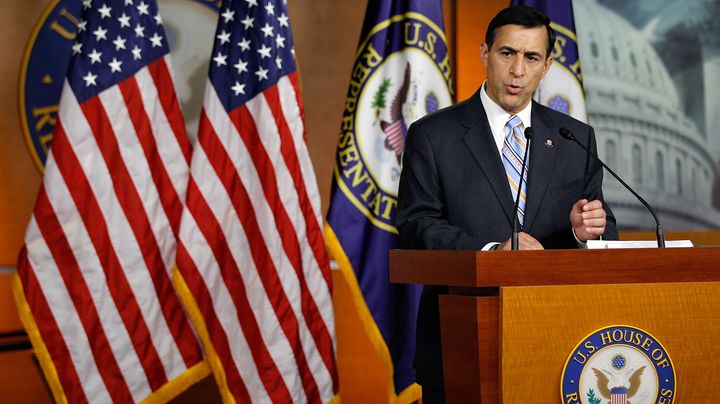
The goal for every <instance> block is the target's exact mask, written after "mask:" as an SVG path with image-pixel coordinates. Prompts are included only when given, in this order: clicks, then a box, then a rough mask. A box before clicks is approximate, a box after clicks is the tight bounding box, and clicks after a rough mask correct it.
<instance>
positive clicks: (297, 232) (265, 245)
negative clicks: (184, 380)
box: [176, 0, 337, 402]
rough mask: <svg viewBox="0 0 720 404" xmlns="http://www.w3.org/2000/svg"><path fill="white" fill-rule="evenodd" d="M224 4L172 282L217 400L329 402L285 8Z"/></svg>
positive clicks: (324, 277) (321, 258) (329, 333)
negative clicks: (188, 314) (215, 385)
mask: <svg viewBox="0 0 720 404" xmlns="http://www.w3.org/2000/svg"><path fill="white" fill-rule="evenodd" d="M223 4H224V5H223V7H222V8H221V10H220V16H219V20H218V27H217V32H216V37H215V45H214V48H213V51H212V59H211V61H210V77H209V81H208V84H207V86H206V90H205V100H204V105H203V110H202V113H201V116H200V128H199V131H198V140H197V145H196V147H195V149H194V151H193V157H192V165H191V170H190V171H191V176H190V182H189V185H188V195H187V208H186V210H185V212H184V214H183V217H182V225H181V229H180V246H179V247H178V270H179V271H178V274H179V275H180V276H179V277H178V278H179V279H178V280H177V281H176V284H178V285H179V286H178V287H179V290H180V294H181V296H182V298H183V300H184V301H185V302H186V306H187V307H189V310H190V312H191V316H192V317H193V320H194V321H195V324H196V325H197V326H198V329H199V334H200V336H201V339H202V342H203V345H204V347H205V350H206V352H207V353H208V357H209V359H210V363H211V366H212V367H213V372H214V373H215V376H216V381H217V382H218V385H219V387H220V389H221V394H222V395H223V397H224V398H225V401H226V402H232V401H239V402H250V401H253V402H269V401H272V402H327V401H329V400H331V399H332V398H333V397H334V395H335V393H336V389H337V382H336V379H337V376H336V370H335V354H334V352H335V337H334V334H335V332H334V317H333V308H332V300H331V295H330V289H331V284H330V269H329V263H328V257H327V253H326V251H325V247H324V241H323V234H322V230H321V223H322V222H321V220H322V219H321V216H320V198H319V194H318V189H317V182H316V179H315V175H314V172H313V167H312V165H311V162H310V157H309V154H308V150H307V146H306V144H305V128H304V124H303V119H302V115H303V111H302V102H301V99H300V93H299V91H298V77H297V72H296V68H295V59H294V50H293V46H292V38H291V32H290V24H289V20H288V15H287V10H286V7H285V4H284V2H281V1H267V2H263V1H257V0H240V1H232V0H231V1H226V2H224V3H223Z"/></svg>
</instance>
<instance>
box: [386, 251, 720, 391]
mask: <svg viewBox="0 0 720 404" xmlns="http://www.w3.org/2000/svg"><path fill="white" fill-rule="evenodd" d="M390 281H391V282H394V283H419V284H425V285H447V286H448V287H449V293H448V294H447V295H441V296H440V322H441V334H442V350H443V369H444V374H445V391H446V399H447V402H449V403H466V402H480V401H481V402H482V403H498V402H504V403H529V402H537V403H556V402H565V400H564V399H563V398H562V397H561V394H560V379H561V374H562V371H563V368H564V366H565V363H566V361H567V360H568V356H569V355H570V354H571V353H572V351H573V348H574V347H575V346H576V345H577V344H578V343H579V342H581V341H582V340H583V338H585V337H586V336H587V335H589V334H590V333H592V332H594V331H596V330H598V329H601V328H603V327H606V326H609V325H629V326H633V327H637V328H640V329H643V330H646V331H647V332H649V333H650V334H652V335H653V336H654V337H655V338H657V339H658V341H659V342H661V343H662V344H663V345H664V347H665V348H666V350H667V352H668V354H669V356H670V358H671V359H672V362H673V366H674V369H675V374H676V379H675V380H676V384H675V390H674V396H673V400H674V402H675V403H705V402H720V391H718V390H717V388H716V386H717V385H719V384H720V372H718V370H717V369H718V366H719V365H720V248H683V249H616V250H549V251H514V252H480V251H477V252H476V251H411V250H393V251H391V252H390ZM668 402H670V401H668Z"/></svg>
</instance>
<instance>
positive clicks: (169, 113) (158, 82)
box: [147, 58, 192, 165]
mask: <svg viewBox="0 0 720 404" xmlns="http://www.w3.org/2000/svg"><path fill="white" fill-rule="evenodd" d="M147 69H148V71H149V72H150V76H151V77H152V78H153V81H154V82H155V88H157V93H158V99H159V101H160V105H162V108H163V111H165V116H166V117H167V120H168V123H169V124H170V127H171V128H172V131H173V133H174V134H175V138H176V139H177V142H178V145H180V150H182V154H183V157H185V162H186V163H187V164H188V165H190V157H191V155H192V145H191V144H190V139H189V138H188V135H187V130H186V129H185V122H184V121H183V117H182V111H181V110H180V103H179V102H178V99H177V94H175V87H174V86H173V82H172V76H171V75H170V69H168V65H167V63H166V62H165V58H160V59H158V60H156V61H155V62H152V63H150V64H149V65H147Z"/></svg>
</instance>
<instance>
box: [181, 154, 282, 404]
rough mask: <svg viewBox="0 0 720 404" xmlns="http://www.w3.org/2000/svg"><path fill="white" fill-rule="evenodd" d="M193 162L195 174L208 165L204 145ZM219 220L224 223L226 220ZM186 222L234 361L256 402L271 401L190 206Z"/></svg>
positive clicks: (184, 237)
mask: <svg viewBox="0 0 720 404" xmlns="http://www.w3.org/2000/svg"><path fill="white" fill-rule="evenodd" d="M199 153H202V155H203V158H202V160H201V159H200V158H199ZM192 165H193V169H192V170H193V172H194V173H197V172H198V171H200V170H199V166H203V165H204V166H207V165H208V163H207V159H206V158H205V156H204V152H202V150H201V148H200V147H197V148H196V149H195V151H194V154H193V159H192ZM202 178H204V177H202ZM206 198H207V197H206ZM216 219H217V218H216ZM218 221H219V222H220V223H222V221H220V220H218ZM182 222H183V225H182V227H181V228H180V240H181V242H182V243H183V245H185V246H186V247H191V248H188V254H189V255H190V257H191V259H192V261H193V263H194V264H195V267H196V268H198V272H199V274H200V276H201V277H202V279H203V283H204V284H205V286H206V287H207V289H208V291H209V293H210V295H211V296H212V300H211V303H212V310H213V311H214V312H215V315H216V317H217V319H218V321H219V322H220V325H221V327H222V329H223V331H224V332H225V335H226V337H227V341H228V343H229V346H228V348H229V350H230V353H231V355H232V359H233V362H234V363H235V365H236V366H237V368H238V372H239V373H240V377H241V378H242V379H243V381H244V383H245V386H246V388H247V391H248V393H249V394H250V397H251V398H252V399H253V401H256V402H270V397H269V396H268V395H267V391H265V386H264V385H263V384H262V380H261V379H260V375H259V374H258V369H257V367H256V366H255V362H254V361H253V359H252V356H251V355H250V351H251V347H250V346H249V345H248V343H247V340H246V339H245V335H244V334H243V331H242V329H241V328H240V327H241V326H240V323H239V322H238V312H237V307H235V303H234V301H233V299H232V297H231V293H230V291H229V290H228V289H227V285H226V284H225V282H224V281H223V278H222V276H221V275H220V266H219V265H218V263H217V260H216V259H215V256H214V255H213V253H212V249H211V248H210V246H209V245H208V243H207V240H206V239H205V236H204V235H203V233H202V232H201V231H198V229H199V226H198V225H197V222H196V221H195V218H194V217H193V216H192V214H191V213H190V211H189V210H187V209H186V210H185V211H184V212H183V218H182Z"/></svg>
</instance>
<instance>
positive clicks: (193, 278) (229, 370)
mask: <svg viewBox="0 0 720 404" xmlns="http://www.w3.org/2000/svg"><path fill="white" fill-rule="evenodd" d="M196 197H197V198H201V199H202V195H200V194H198V195H196ZM177 263H178V270H179V271H180V273H181V274H182V276H183V279H184V280H185V283H186V284H187V286H188V289H190V292H191V293H192V295H193V297H194V299H195V302H196V303H197V306H198V310H200V313H201V314H202V316H203V320H205V326H206V327H207V332H208V335H209V336H210V339H211V340H212V346H213V348H215V352H216V353H217V355H218V358H219V359H220V361H221V362H222V367H223V371H224V372H225V379H226V382H227V386H228V388H229V389H230V391H231V392H232V395H233V396H234V397H235V399H236V401H237V402H240V403H249V402H250V401H251V398H250V393H249V392H248V390H247V386H246V384H245V381H244V380H243V379H242V377H241V376H240V372H239V371H238V368H237V366H236V364H235V362H234V361H233V360H232V358H233V357H232V353H231V352H230V341H228V337H227V334H226V333H225V330H224V329H223V327H222V324H220V320H218V317H217V313H216V312H215V310H214V308H213V305H212V300H213V299H212V296H211V295H210V291H208V289H207V285H205V282H204V280H203V278H202V276H200V271H198V268H197V266H196V265H195V262H194V261H193V259H192V258H191V257H190V254H188V252H187V250H186V249H185V246H184V245H183V243H182V242H179V243H178V249H177Z"/></svg>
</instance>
